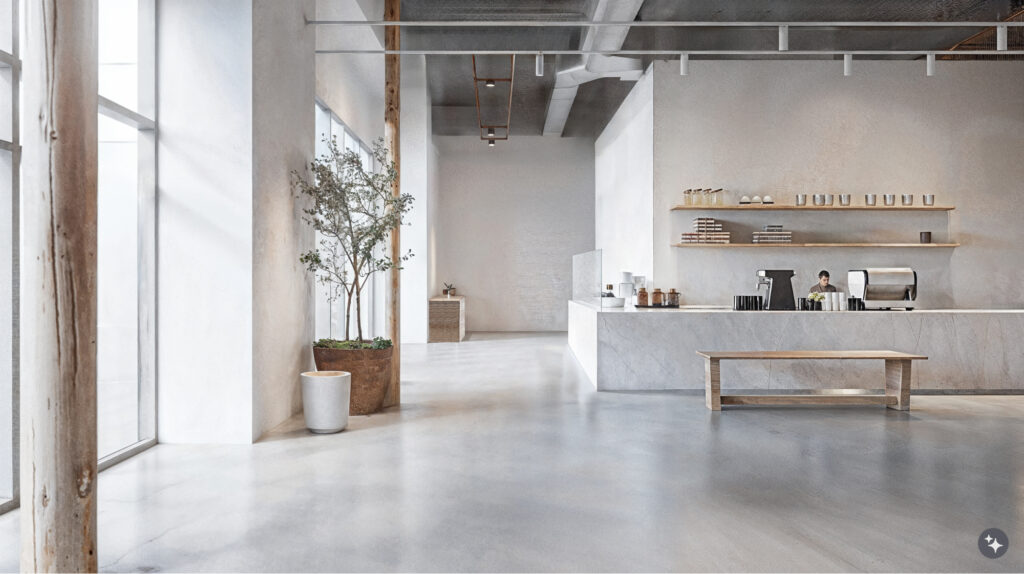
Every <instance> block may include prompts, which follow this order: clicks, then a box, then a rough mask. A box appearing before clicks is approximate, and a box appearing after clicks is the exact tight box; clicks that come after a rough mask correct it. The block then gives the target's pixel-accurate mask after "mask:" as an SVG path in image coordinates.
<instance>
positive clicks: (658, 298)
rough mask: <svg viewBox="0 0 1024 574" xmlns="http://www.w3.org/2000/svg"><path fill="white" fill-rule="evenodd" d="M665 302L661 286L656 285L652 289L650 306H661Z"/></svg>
mask: <svg viewBox="0 0 1024 574" xmlns="http://www.w3.org/2000/svg"><path fill="white" fill-rule="evenodd" d="M664 304H665V294H664V293H662V292H661V288H660V287H657V288H655V289H654V293H652V294H651V307H661V306H662V305H664Z"/></svg>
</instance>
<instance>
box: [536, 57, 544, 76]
mask: <svg viewBox="0 0 1024 574" xmlns="http://www.w3.org/2000/svg"><path fill="white" fill-rule="evenodd" d="M536 68H537V70H536V72H537V75H538V76H543V75H544V53H543V52H537V61H536Z"/></svg>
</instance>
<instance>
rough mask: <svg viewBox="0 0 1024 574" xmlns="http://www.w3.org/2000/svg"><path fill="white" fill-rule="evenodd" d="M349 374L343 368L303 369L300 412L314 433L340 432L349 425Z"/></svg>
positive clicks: (350, 388) (350, 383) (350, 384)
mask: <svg viewBox="0 0 1024 574" xmlns="http://www.w3.org/2000/svg"><path fill="white" fill-rule="evenodd" d="M351 391H352V375H350V374H349V373H346V372H344V371H311V372H308V373H302V412H303V415H304V416H305V417H306V428H308V429H309V430H310V431H312V432H315V433H323V434H327V433H335V432H341V431H342V430H344V429H345V427H346V426H348V409H349V406H348V402H349V396H350V394H351Z"/></svg>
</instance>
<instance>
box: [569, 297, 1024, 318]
mask: <svg viewBox="0 0 1024 574" xmlns="http://www.w3.org/2000/svg"><path fill="white" fill-rule="evenodd" d="M572 302H573V303H576V304H577V305H580V306H582V307H587V308H589V309H593V310H594V311H597V312H598V313H660V314H665V313H756V314H760V315H765V314H781V313H800V314H815V313H817V314H819V315H830V316H831V315H845V314H849V313H856V314H859V315H864V314H869V315H873V314H878V313H912V314H913V313H917V314H923V313H1024V309H920V308H917V309H914V310H913V311H902V310H896V311H735V310H733V308H732V307H728V306H725V305H680V306H679V308H678V309H642V308H641V309H638V308H636V307H603V308H602V307H598V306H597V305H596V304H594V303H590V302H587V301H572Z"/></svg>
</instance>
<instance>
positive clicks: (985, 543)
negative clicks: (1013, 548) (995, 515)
mask: <svg viewBox="0 0 1024 574" xmlns="http://www.w3.org/2000/svg"><path fill="white" fill-rule="evenodd" d="M1009 548H1010V537H1009V536H1007V535H1006V533H1005V532H1003V531H1002V530H999V529H998V528H989V529H988V530H986V531H985V532H982V533H981V536H979V537H978V550H980V551H981V553H982V554H984V555H985V556H986V557H988V558H999V557H1000V556H1002V555H1003V554H1006V551H1007V549H1009Z"/></svg>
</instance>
